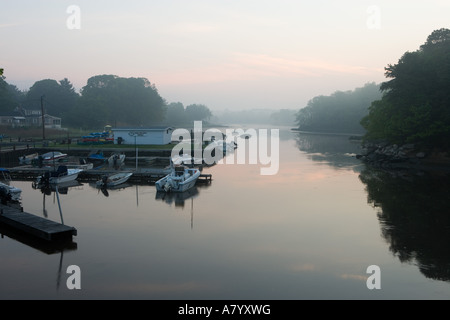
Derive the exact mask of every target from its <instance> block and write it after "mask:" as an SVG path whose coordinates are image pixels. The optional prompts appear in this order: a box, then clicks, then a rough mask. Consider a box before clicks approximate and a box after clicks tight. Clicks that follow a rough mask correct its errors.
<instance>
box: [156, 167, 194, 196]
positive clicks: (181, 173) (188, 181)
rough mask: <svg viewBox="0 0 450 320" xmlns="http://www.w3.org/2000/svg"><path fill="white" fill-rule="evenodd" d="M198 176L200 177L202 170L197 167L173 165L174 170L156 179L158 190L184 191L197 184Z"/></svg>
mask: <svg viewBox="0 0 450 320" xmlns="http://www.w3.org/2000/svg"><path fill="white" fill-rule="evenodd" d="M198 177H200V170H199V169H197V168H187V167H185V166H172V172H170V173H169V174H168V175H166V176H165V177H164V178H161V179H159V180H158V181H156V183H155V186H156V190H157V191H164V192H184V191H186V190H189V189H190V188H192V187H193V186H195V183H196V182H197V179H198Z"/></svg>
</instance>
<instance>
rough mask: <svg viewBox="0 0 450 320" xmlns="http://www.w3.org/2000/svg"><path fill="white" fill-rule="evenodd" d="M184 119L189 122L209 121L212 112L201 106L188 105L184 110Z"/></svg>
mask: <svg viewBox="0 0 450 320" xmlns="http://www.w3.org/2000/svg"><path fill="white" fill-rule="evenodd" d="M185 114H186V118H187V120H189V121H203V120H209V119H210V118H211V117H212V112H211V110H209V108H208V107H207V106H205V105H203V104H190V105H188V106H187V107H186V110H185Z"/></svg>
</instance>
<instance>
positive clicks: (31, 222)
mask: <svg viewBox="0 0 450 320" xmlns="http://www.w3.org/2000/svg"><path fill="white" fill-rule="evenodd" d="M0 223H2V224H5V225H7V226H9V227H12V228H14V229H17V230H20V231H23V232H25V233H27V234H30V235H33V236H36V237H38V238H41V239H44V240H47V241H55V240H61V239H68V238H71V237H72V236H76V235H77V230H76V229H75V228H74V227H70V226H66V225H64V224H61V223H58V222H55V221H52V220H48V219H45V218H43V217H39V216H36V215H34V214H31V213H28V212H23V211H21V210H20V209H17V208H13V207H10V206H6V205H3V204H0Z"/></svg>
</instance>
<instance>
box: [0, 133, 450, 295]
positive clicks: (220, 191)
mask: <svg viewBox="0 0 450 320" xmlns="http://www.w3.org/2000/svg"><path fill="white" fill-rule="evenodd" d="M279 136H280V140H279V168H278V171H277V172H276V174H271V175H262V174H261V168H262V167H264V166H265V165H264V164H259V163H256V164H255V163H249V162H250V161H248V162H247V163H243V164H231V163H230V162H231V161H226V162H225V163H223V164H217V165H214V166H211V167H209V168H205V169H204V170H203V173H210V174H212V179H213V180H212V182H211V183H210V184H208V185H203V184H202V185H200V184H199V185H198V186H197V187H195V189H193V190H191V192H190V193H188V194H185V195H184V196H180V195H178V196H173V195H169V196H166V197H161V196H160V195H159V194H157V193H156V189H155V186H154V185H142V184H141V185H125V186H124V187H123V188H119V189H116V190H109V191H108V194H107V195H105V194H104V193H102V192H100V191H99V190H98V189H97V188H95V186H94V185H91V184H89V183H82V184H80V185H78V186H74V187H71V188H69V189H67V190H62V191H61V192H60V193H59V205H58V197H57V196H56V194H55V193H54V192H52V193H50V194H45V193H42V192H41V190H38V189H33V188H32V182H30V181H13V185H14V186H16V187H19V188H21V189H22V190H23V192H22V206H23V209H24V211H27V212H30V213H33V214H36V215H39V216H43V217H46V218H47V219H51V220H54V221H57V222H61V218H63V221H64V223H65V224H67V225H69V226H73V227H75V228H76V229H77V231H78V234H77V235H76V236H74V237H73V243H71V244H70V245H68V246H66V247H65V248H64V249H60V248H48V247H46V246H42V245H40V244H37V243H35V242H33V241H31V240H26V239H22V238H21V237H15V236H14V235H11V234H8V233H7V232H4V231H2V237H1V238H0V256H1V263H0V283H1V286H0V299H148V300H175V299H176V300H180V299H181V300H193V299H208V300H210V299H213V300H223V299H225V300H227V299H232V300H241V299H242V300H267V299H274V300H309V299H327V300H328V299H449V298H450V282H449V281H450V271H449V270H450V250H449V246H450V241H449V240H450V217H449V215H448V212H450V210H449V206H450V205H449V202H448V199H449V190H450V188H449V185H448V184H449V183H448V176H447V175H445V174H439V173H432V174H431V173H428V172H405V171H401V172H383V171H376V170H375V169H371V168H368V167H366V165H364V164H363V163H361V162H360V161H359V160H357V159H356V158H355V157H354V154H355V153H358V151H359V142H354V141H353V142H352V141H351V140H349V139H348V136H333V135H317V134H301V133H295V132H291V131H290V130H288V129H287V128H282V129H281V130H280V135H279ZM239 148H242V146H239V147H238V149H236V150H235V152H237V151H238V150H239ZM244 148H245V146H244ZM233 156H234V155H233V154H231V155H229V156H228V157H233ZM228 157H227V158H226V159H228ZM272 160H274V159H272ZM60 208H61V211H60ZM61 214H62V216H61ZM73 265H75V266H78V267H79V271H80V273H79V274H78V275H79V278H78V280H79V282H78V283H79V284H80V289H70V288H69V287H70V286H69V285H68V279H69V277H70V276H71V274H72V273H71V272H68V270H69V269H68V268H69V266H73ZM374 266H375V269H373V268H374ZM373 270H375V271H373ZM370 284H373V285H375V286H371V285H370Z"/></svg>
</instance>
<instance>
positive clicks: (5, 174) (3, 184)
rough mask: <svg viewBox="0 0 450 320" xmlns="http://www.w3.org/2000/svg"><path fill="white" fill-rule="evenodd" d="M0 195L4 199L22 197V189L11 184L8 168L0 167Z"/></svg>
mask: <svg viewBox="0 0 450 320" xmlns="http://www.w3.org/2000/svg"><path fill="white" fill-rule="evenodd" d="M0 172H1V181H0V196H1V197H2V198H3V199H5V200H10V201H20V200H21V199H22V189H20V188H17V187H14V186H12V185H11V181H12V179H11V174H10V172H9V170H8V169H4V168H0Z"/></svg>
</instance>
